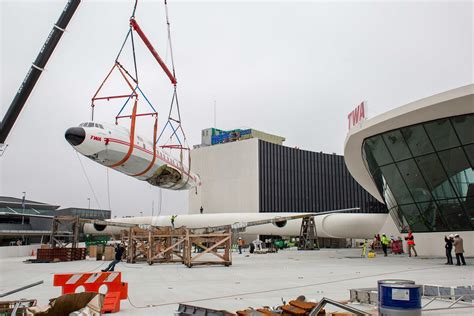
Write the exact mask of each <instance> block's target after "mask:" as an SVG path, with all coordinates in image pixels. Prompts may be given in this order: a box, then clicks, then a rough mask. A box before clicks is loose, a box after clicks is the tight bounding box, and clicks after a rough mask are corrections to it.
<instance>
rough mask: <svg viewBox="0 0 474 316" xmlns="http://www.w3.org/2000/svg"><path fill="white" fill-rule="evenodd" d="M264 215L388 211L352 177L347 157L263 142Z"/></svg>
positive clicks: (261, 210)
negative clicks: (356, 209)
mask: <svg viewBox="0 0 474 316" xmlns="http://www.w3.org/2000/svg"><path fill="white" fill-rule="evenodd" d="M258 146H259V148H258V152H259V154H258V155H259V190H260V192H259V200H260V201H259V203H260V206H259V208H260V212H322V211H328V210H336V209H343V208H351V207H360V209H361V210H360V212H364V213H387V208H386V207H385V205H383V204H382V203H380V202H378V201H377V200H376V199H375V198H373V197H372V196H371V195H370V194H369V193H368V192H367V191H365V190H364V189H363V188H362V187H361V186H360V185H359V184H358V183H357V182H356V181H355V180H354V178H352V176H351V175H350V173H349V171H348V170H347V168H346V165H345V163H344V157H343V156H340V155H336V154H332V155H331V154H324V153H317V152H311V151H306V150H300V149H295V148H290V147H285V146H280V145H276V144H272V143H268V142H265V141H262V140H259V145H258Z"/></svg>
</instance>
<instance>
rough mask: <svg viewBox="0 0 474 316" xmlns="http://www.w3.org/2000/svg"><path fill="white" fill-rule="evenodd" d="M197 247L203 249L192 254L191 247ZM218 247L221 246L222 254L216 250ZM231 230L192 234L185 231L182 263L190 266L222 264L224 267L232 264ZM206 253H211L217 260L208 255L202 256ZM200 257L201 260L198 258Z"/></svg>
mask: <svg viewBox="0 0 474 316" xmlns="http://www.w3.org/2000/svg"><path fill="white" fill-rule="evenodd" d="M193 247H194V248H196V247H199V248H201V249H202V250H203V251H202V252H200V253H198V254H196V255H193V252H192V249H193ZM219 248H223V249H224V252H223V254H221V253H219V252H218V249H219ZM231 250H232V231H231V230H230V228H227V229H226V230H225V231H223V232H220V233H209V234H208V233H200V234H194V233H192V232H189V231H188V232H187V236H186V247H185V251H186V252H185V255H184V264H185V265H186V266H187V267H188V268H191V267H193V266H196V265H215V264H222V265H225V266H226V267H228V266H230V265H231V264H232V251H231ZM206 254H211V255H213V256H214V257H216V258H218V259H217V260H216V259H215V258H214V260H211V259H209V256H206V258H203V257H204V256H205V255H206ZM199 258H201V260H198V259H199Z"/></svg>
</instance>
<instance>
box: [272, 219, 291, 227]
mask: <svg viewBox="0 0 474 316" xmlns="http://www.w3.org/2000/svg"><path fill="white" fill-rule="evenodd" d="M287 222H288V221H287V220H281V221H279V220H276V221H274V222H273V223H272V224H273V225H275V226H276V227H278V228H283V227H285V226H286V223H287Z"/></svg>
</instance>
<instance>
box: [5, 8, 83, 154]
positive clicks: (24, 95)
mask: <svg viewBox="0 0 474 316" xmlns="http://www.w3.org/2000/svg"><path fill="white" fill-rule="evenodd" d="M80 2H81V0H68V2H67V3H66V6H65V7H64V10H63V11H62V13H61V16H60V17H59V19H58V21H57V22H56V24H55V25H54V26H53V29H52V30H51V32H50V33H49V35H48V38H47V39H46V42H45V43H44V44H43V47H42V48H41V50H40V52H39V54H38V56H37V57H36V60H35V61H34V63H33V64H32V65H31V68H30V70H29V71H28V73H27V74H26V77H25V79H24V80H23V82H22V83H21V85H20V88H19V89H18V91H17V93H16V95H15V98H14V99H13V101H12V103H11V104H10V107H9V108H8V110H7V113H6V114H5V117H4V118H3V120H2V121H1V122H0V145H1V144H3V143H5V141H6V139H7V137H8V134H9V133H10V131H11V129H12V127H13V125H14V124H15V122H16V120H17V118H18V116H19V115H20V112H21V110H22V109H23V106H24V105H25V103H26V101H27V100H28V97H29V96H30V93H31V91H32V90H33V88H34V87H35V85H36V82H37V81H38V79H39V77H40V75H41V73H42V72H43V70H44V67H45V66H46V63H47V62H48V60H49V58H50V57H51V54H52V53H53V51H54V49H55V48H56V45H57V44H58V42H59V40H60V39H61V36H62V35H63V33H64V31H65V29H66V27H67V25H68V24H69V21H71V18H72V16H73V15H74V13H75V12H76V9H77V7H78V6H79V3H80Z"/></svg>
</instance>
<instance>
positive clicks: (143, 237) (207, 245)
mask: <svg viewBox="0 0 474 316" xmlns="http://www.w3.org/2000/svg"><path fill="white" fill-rule="evenodd" d="M121 239H122V243H124V244H125V245H126V247H127V262H128V263H136V262H140V261H141V262H147V263H148V264H150V265H152V264H154V263H183V264H185V265H186V266H187V267H189V268H191V267H192V266H195V265H215V264H222V265H225V266H230V265H231V264H232V257H231V253H232V251H231V250H232V231H231V229H230V227H229V228H226V229H223V231H222V232H212V233H205V232H198V231H197V230H196V231H194V230H191V229H187V228H185V227H180V228H175V229H174V228H172V227H149V228H146V229H144V228H140V227H131V228H129V229H128V230H123V231H122V238H121ZM197 248H199V249H202V252H200V253H194V252H193V250H196V249H197ZM219 249H223V252H222V251H219ZM209 255H211V256H209ZM209 257H212V259H214V260H212V259H210V258H209Z"/></svg>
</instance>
